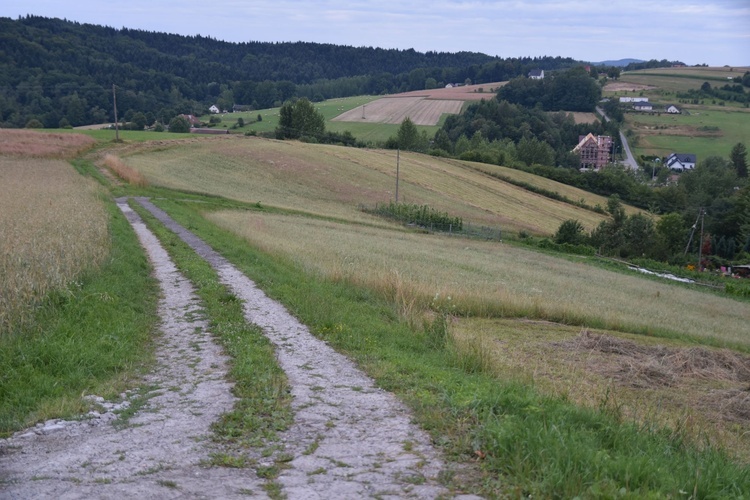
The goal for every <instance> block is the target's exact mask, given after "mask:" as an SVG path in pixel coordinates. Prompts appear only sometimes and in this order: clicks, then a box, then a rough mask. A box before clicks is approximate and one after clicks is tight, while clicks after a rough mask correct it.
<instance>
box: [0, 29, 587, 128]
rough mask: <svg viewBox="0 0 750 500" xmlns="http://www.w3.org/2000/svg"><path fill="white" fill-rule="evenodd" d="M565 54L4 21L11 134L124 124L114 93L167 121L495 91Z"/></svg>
mask: <svg viewBox="0 0 750 500" xmlns="http://www.w3.org/2000/svg"><path fill="white" fill-rule="evenodd" d="M575 63H576V61H574V60H572V59H569V58H567V59H563V58H559V57H557V58H552V57H544V58H513V59H501V58H497V57H491V56H488V55H486V54H481V53H472V52H458V53H445V52H427V53H420V52H417V51H415V50H411V49H410V50H396V49H380V48H373V47H350V46H337V45H330V44H318V43H306V42H295V43H291V42H289V43H267V42H246V43H230V42H223V41H219V40H215V39H213V38H209V37H203V36H181V35H174V34H166V33H155V32H148V31H141V30H132V29H115V28H111V27H104V26H96V25H90V24H80V23H76V22H72V21H67V20H61V19H50V18H44V17H37V16H27V17H22V18H19V19H17V20H13V19H9V18H0V126H5V127H8V126H10V127H22V126H25V125H26V124H27V123H28V121H29V120H31V119H35V120H38V121H40V122H41V123H42V124H43V125H44V126H45V127H57V126H58V125H59V122H60V121H61V120H62V119H63V118H64V119H65V122H64V123H66V124H70V125H73V126H76V125H82V124H88V123H99V122H104V121H108V120H112V119H113V116H112V113H111V109H112V85H113V84H116V85H117V87H118V89H119V90H118V109H122V112H123V113H126V112H128V111H131V112H144V113H147V112H151V113H154V114H155V116H156V118H158V119H162V120H167V119H168V118H169V115H174V114H178V113H193V114H200V113H202V112H203V111H205V110H206V109H207V108H208V107H209V106H210V105H211V104H219V105H220V106H221V107H224V108H231V106H232V105H233V104H243V105H251V106H253V107H255V108H267V107H272V106H274V105H278V104H279V103H280V102H283V101H284V100H285V99H288V98H289V97H294V96H304V97H308V98H310V99H313V100H318V99H327V98H331V97H344V96H350V95H357V94H384V93H391V92H399V91H407V90H421V89H424V88H425V87H431V86H432V87H434V86H440V85H445V84H446V83H453V82H465V81H466V80H467V79H468V80H471V81H472V82H473V83H486V82H490V81H500V80H506V79H509V78H512V77H514V76H517V75H519V74H525V73H526V72H528V71H529V69H532V68H543V69H558V68H564V67H569V66H572V65H574V64H575Z"/></svg>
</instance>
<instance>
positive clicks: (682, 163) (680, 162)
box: [664, 153, 696, 172]
mask: <svg viewBox="0 0 750 500" xmlns="http://www.w3.org/2000/svg"><path fill="white" fill-rule="evenodd" d="M695 160H696V158H695V155H694V154H690V153H672V154H671V155H669V156H667V159H666V160H664V165H666V166H667V167H669V169H670V170H676V171H678V172H683V171H685V170H692V169H694V168H695Z"/></svg>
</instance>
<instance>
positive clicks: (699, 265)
mask: <svg viewBox="0 0 750 500" xmlns="http://www.w3.org/2000/svg"><path fill="white" fill-rule="evenodd" d="M705 215H706V211H705V210H703V209H702V208H701V213H700V217H701V240H700V244H699V245H698V271H700V270H701V259H702V257H703V219H704V217H705Z"/></svg>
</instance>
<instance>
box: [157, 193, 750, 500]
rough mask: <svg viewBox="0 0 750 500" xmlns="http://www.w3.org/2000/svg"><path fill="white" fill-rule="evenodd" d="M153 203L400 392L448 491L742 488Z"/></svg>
mask: <svg viewBox="0 0 750 500" xmlns="http://www.w3.org/2000/svg"><path fill="white" fill-rule="evenodd" d="M157 203H158V204H159V205H160V206H161V207H162V208H163V209H165V210H167V211H168V212H169V213H170V214H171V215H172V217H174V218H175V219H176V220H178V222H180V223H182V224H183V225H185V226H186V227H189V228H190V229H191V230H192V231H194V232H196V233H197V234H198V235H199V236H200V237H202V238H203V239H204V240H206V241H207V242H209V243H210V244H211V245H212V246H213V247H214V248H215V249H216V250H218V251H219V252H220V253H222V254H223V255H224V256H225V257H226V258H228V259H229V260H230V261H232V262H233V263H234V264H235V265H236V266H238V267H239V268H240V269H241V270H242V271H243V272H245V273H246V274H247V275H248V276H249V277H250V278H251V279H253V280H254V281H255V282H256V284H257V285H258V286H259V287H260V288H262V289H263V290H264V291H265V292H266V293H267V294H268V295H269V296H271V297H273V298H275V299H277V300H280V301H281V302H283V303H284V304H285V305H286V306H287V308H289V309H290V311H291V312H292V314H294V315H296V316H297V317H298V318H299V319H300V320H301V321H302V322H304V323H305V324H307V325H308V326H309V327H310V328H311V330H312V331H313V332H315V333H316V335H318V336H319V337H320V338H323V339H325V340H326V341H328V342H329V343H330V344H331V345H333V346H334V347H336V348H337V349H338V350H340V351H342V352H344V353H346V354H347V355H348V356H350V357H352V358H353V359H355V360H356V361H357V362H358V364H359V365H360V366H361V367H362V368H363V369H365V370H366V371H367V372H368V373H369V374H370V375H371V376H372V377H374V378H375V379H376V381H377V383H378V384H379V385H380V386H381V387H383V388H384V389H386V390H389V391H392V392H394V393H395V394H397V395H398V396H399V397H401V398H402V399H403V400H404V401H406V402H407V403H408V404H409V405H410V406H411V408H412V409H413V411H414V414H415V418H416V420H417V421H418V422H419V423H420V425H421V426H422V427H424V428H425V429H426V430H427V431H428V432H430V433H431V435H432V436H433V439H434V441H435V442H436V444H438V445H439V446H440V447H442V449H443V450H444V451H445V452H446V454H447V457H448V458H449V459H450V460H452V461H454V462H459V463H462V464H464V465H468V468H467V470H466V473H464V474H461V475H460V476H459V475H457V476H454V477H453V479H452V481H454V482H455V483H456V484H454V487H456V488H458V489H466V490H472V491H475V492H479V493H482V494H486V495H488V496H506V495H513V496H528V495H533V496H542V497H560V498H566V497H575V496H584V497H632V498H635V497H638V498H641V497H681V496H689V495H693V496H694V497H736V496H742V495H747V493H748V492H750V469H748V468H747V467H745V466H742V465H738V464H736V463H733V462H732V461H731V460H730V459H729V458H728V457H727V455H726V454H725V453H724V452H723V451H722V450H719V449H715V448H712V447H706V448H704V449H698V448H697V447H694V446H692V445H690V444H689V443H688V442H687V441H686V440H685V439H684V437H683V436H682V435H681V434H680V433H679V432H674V431H670V430H666V429H661V428H658V427H652V426H638V425H636V424H633V423H631V422H629V421H627V420H625V419H623V417H622V416H621V415H620V414H619V413H617V412H614V411H610V410H609V409H608V408H609V407H608V405H606V404H605V405H602V409H601V410H598V409H586V408H580V407H578V406H576V405H575V404H573V403H571V402H570V401H568V400H566V399H565V398H560V397H551V396H545V395H543V394H541V393H540V392H539V391H537V390H536V389H535V388H534V386H533V385H532V384H528V383H522V382H518V381H513V380H507V379H500V378H498V377H494V376H492V375H491V374H489V373H486V371H485V370H483V368H482V366H483V363H482V362H481V359H479V360H477V359H473V358H472V356H471V355H470V354H469V355H467V354H463V353H461V352H460V351H458V350H456V349H455V347H453V346H452V344H451V342H450V341H445V338H446V335H445V327H446V323H445V321H444V318H441V317H438V318H437V319H436V320H435V321H434V322H433V323H432V324H431V325H429V324H428V325H426V327H425V328H424V329H421V330H418V331H415V330H414V329H412V328H410V327H409V325H408V323H407V322H405V321H403V320H402V319H401V318H400V317H399V315H398V313H397V311H396V307H395V306H394V305H393V304H389V303H387V302H384V301H383V300H380V299H378V298H377V296H376V294H375V293H373V292H372V291H370V290H368V289H366V288H362V287H356V286H352V285H350V284H346V283H342V282H338V283H336V282H331V281H325V280H322V279H318V278H316V277H314V276H311V275H309V274H305V273H304V272H303V271H302V270H301V268H300V267H298V266H295V265H293V264H291V263H290V262H289V261H288V260H285V259H283V258H280V257H276V256H273V255H268V254H264V253H261V252H259V251H256V250H255V249H253V248H250V247H249V246H248V245H247V244H246V242H245V241H243V240H241V239H240V238H237V237H236V236H233V235H232V234H230V233H228V232H227V231H223V230H221V229H219V228H217V227H216V226H214V225H212V224H210V223H208V222H207V221H206V220H204V219H203V218H202V217H201V216H200V214H198V213H197V212H194V211H191V210H190V209H189V208H186V207H185V206H184V205H181V204H179V203H177V202H173V201H169V200H157ZM436 339H437V340H436ZM474 357H476V356H474ZM459 482H460V484H458V483H459Z"/></svg>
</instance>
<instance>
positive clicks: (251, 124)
mask: <svg viewBox="0 0 750 500" xmlns="http://www.w3.org/2000/svg"><path fill="white" fill-rule="evenodd" d="M380 97H382V96H357V97H344V98H338V99H329V100H327V101H323V102H316V103H314V104H315V109H317V110H318V111H320V113H321V114H322V115H323V117H324V118H325V120H326V130H328V131H331V132H339V133H343V132H346V131H349V132H351V133H352V135H353V136H354V137H356V138H357V139H359V140H360V141H363V142H365V143H371V144H378V143H383V142H385V141H386V140H388V139H389V138H390V137H393V136H395V135H396V132H397V131H398V128H399V126H400V125H394V124H389V123H352V122H336V121H332V120H333V119H334V118H336V117H337V116H339V115H340V114H341V113H344V112H346V111H349V110H351V109H355V108H357V107H359V106H362V105H363V104H367V103H369V102H372V101H375V100H377V99H380ZM258 115H260V116H261V117H262V121H260V122H259V121H257V119H258ZM212 116H219V117H220V118H221V123H220V124H218V125H216V128H228V129H230V132H231V133H248V132H255V133H269V132H273V131H274V130H275V129H276V127H277V126H278V125H279V108H270V109H261V110H255V111H243V112H238V113H227V114H225V115H205V116H202V117H201V120H202V121H204V122H208V120H209V119H210V118H211V117H212ZM239 118H242V119H243V120H244V121H245V126H244V127H242V128H236V129H233V128H232V127H234V126H235V124H236V123H237V120H238V119H239ZM443 121H445V117H443V118H442V119H441V121H440V123H439V124H438V125H436V126H423V125H417V129H418V130H419V131H422V130H424V131H425V132H426V133H427V135H428V136H429V137H432V136H433V135H434V134H435V132H437V130H438V129H439V128H440V126H441V125H442V123H443Z"/></svg>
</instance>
